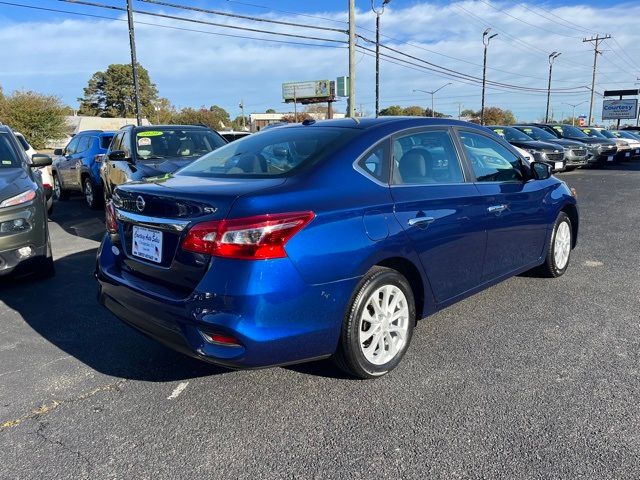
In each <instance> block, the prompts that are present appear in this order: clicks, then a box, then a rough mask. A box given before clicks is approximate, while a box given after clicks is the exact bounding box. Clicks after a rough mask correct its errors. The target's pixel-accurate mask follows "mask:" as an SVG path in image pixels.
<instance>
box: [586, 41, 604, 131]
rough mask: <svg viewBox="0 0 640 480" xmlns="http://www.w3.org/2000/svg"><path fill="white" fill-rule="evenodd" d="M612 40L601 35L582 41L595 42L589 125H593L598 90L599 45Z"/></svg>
mask: <svg viewBox="0 0 640 480" xmlns="http://www.w3.org/2000/svg"><path fill="white" fill-rule="evenodd" d="M609 38H611V35H605V36H604V37H601V36H600V35H596V36H595V37H591V38H585V39H583V40H582V43H586V42H589V43H591V42H595V43H594V44H593V75H592V77H591V103H590V104H589V118H588V119H587V123H588V124H589V125H591V116H592V115H593V96H594V92H595V89H596V67H597V65H598V54H601V53H602V52H601V51H600V50H598V45H599V44H600V42H601V41H602V40H608V39H609Z"/></svg>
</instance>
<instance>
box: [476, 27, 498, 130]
mask: <svg viewBox="0 0 640 480" xmlns="http://www.w3.org/2000/svg"><path fill="white" fill-rule="evenodd" d="M490 32H491V28H487V29H486V30H485V31H484V32H483V33H482V43H483V44H484V60H483V62H482V105H481V107H480V125H484V92H485V89H486V86H487V47H488V46H489V42H490V41H491V39H492V38H495V37H497V36H498V34H497V33H494V34H493V35H490Z"/></svg>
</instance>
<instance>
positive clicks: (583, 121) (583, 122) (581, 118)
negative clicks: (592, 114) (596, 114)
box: [578, 115, 587, 127]
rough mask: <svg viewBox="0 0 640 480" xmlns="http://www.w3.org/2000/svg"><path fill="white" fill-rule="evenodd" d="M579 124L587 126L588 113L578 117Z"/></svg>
mask: <svg viewBox="0 0 640 480" xmlns="http://www.w3.org/2000/svg"><path fill="white" fill-rule="evenodd" d="M578 125H580V126H581V127H586V126H587V116H586V115H580V116H579V117H578Z"/></svg>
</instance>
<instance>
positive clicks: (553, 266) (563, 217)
mask: <svg viewBox="0 0 640 480" xmlns="http://www.w3.org/2000/svg"><path fill="white" fill-rule="evenodd" d="M562 224H566V226H567V227H568V229H569V230H568V233H569V250H568V252H567V255H568V256H567V259H566V262H565V263H564V266H562V265H560V266H559V265H558V264H557V262H556V247H557V245H556V236H557V235H558V230H559V229H561V228H562V229H564V228H566V227H561V225H562ZM572 248H573V228H572V225H571V219H570V218H569V216H568V215H567V214H566V213H564V212H560V214H559V215H558V218H556V221H555V223H554V224H553V232H552V233H551V238H550V239H549V245H548V248H547V257H546V259H545V261H544V263H543V264H542V265H541V266H540V273H541V274H542V275H543V276H545V277H548V278H557V277H560V276H562V275H564V273H565V272H566V271H567V268H568V267H569V263H570V260H571V249H572Z"/></svg>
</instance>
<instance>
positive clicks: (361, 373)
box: [333, 266, 416, 378]
mask: <svg viewBox="0 0 640 480" xmlns="http://www.w3.org/2000/svg"><path fill="white" fill-rule="evenodd" d="M385 285H388V286H392V287H397V289H399V290H400V291H401V292H402V294H404V300H405V301H406V307H407V311H408V315H407V318H406V320H405V321H406V328H407V329H406V333H405V335H406V336H405V340H404V344H403V345H402V346H401V347H400V348H399V349H398V351H397V352H396V353H395V355H394V356H393V357H392V358H391V359H389V360H388V361H387V362H385V363H382V364H375V363H372V362H371V361H370V360H368V359H367V358H366V357H365V354H364V353H363V351H362V350H363V347H362V345H361V343H360V333H361V331H362V330H361V328H362V324H363V322H366V320H363V319H362V318H361V317H362V316H363V313H364V310H365V308H368V306H367V304H368V303H369V300H371V299H372V298H373V297H372V296H373V294H374V293H375V292H376V291H377V290H378V289H379V288H381V287H383V286H385ZM398 298H401V297H398ZM400 301H402V300H400ZM396 308H397V307H396ZM394 311H395V310H394ZM415 323H416V310H415V301H414V297H413V292H412V290H411V286H410V285H409V282H407V279H406V278H405V277H403V276H402V275H401V274H400V273H398V272H397V271H395V270H392V269H390V268H385V267H377V266H376V267H373V268H372V269H371V270H369V271H368V272H367V274H366V275H365V276H364V278H363V279H362V280H361V281H360V283H359V284H358V286H357V287H356V289H355V291H354V293H353V296H352V298H351V301H350V302H349V308H348V310H347V314H346V316H345V319H344V321H343V324H342V330H341V333H340V341H339V344H338V349H337V350H336V353H335V354H334V356H333V360H334V362H335V364H336V365H337V366H338V368H340V369H341V370H343V371H345V372H347V373H348V374H350V375H352V376H354V377H358V378H376V377H380V376H382V375H384V374H386V373H388V372H390V371H391V370H393V369H394V368H395V367H396V366H397V365H398V364H399V363H400V361H401V360H402V357H403V356H404V354H405V352H406V351H407V348H408V347H409V344H410V343H411V337H412V335H413V328H414V326H415ZM373 328H374V327H373V324H369V326H368V329H367V330H364V331H365V332H367V331H368V330H369V329H373ZM389 335H391V334H389ZM396 335H398V334H397V333H396ZM374 338H375V337H374V336H371V342H370V343H369V345H372V344H373V342H374ZM389 338H392V337H389ZM393 338H395V339H397V338H399V337H397V336H395V337H393ZM364 343H366V341H365V342H364ZM385 345H388V344H385ZM374 350H375V351H376V352H379V351H380V350H379V349H378V348H377V347H376V348H374ZM385 351H386V349H385Z"/></svg>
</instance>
